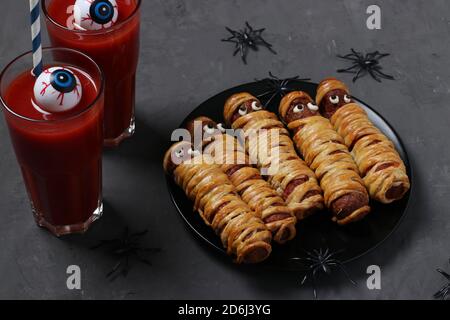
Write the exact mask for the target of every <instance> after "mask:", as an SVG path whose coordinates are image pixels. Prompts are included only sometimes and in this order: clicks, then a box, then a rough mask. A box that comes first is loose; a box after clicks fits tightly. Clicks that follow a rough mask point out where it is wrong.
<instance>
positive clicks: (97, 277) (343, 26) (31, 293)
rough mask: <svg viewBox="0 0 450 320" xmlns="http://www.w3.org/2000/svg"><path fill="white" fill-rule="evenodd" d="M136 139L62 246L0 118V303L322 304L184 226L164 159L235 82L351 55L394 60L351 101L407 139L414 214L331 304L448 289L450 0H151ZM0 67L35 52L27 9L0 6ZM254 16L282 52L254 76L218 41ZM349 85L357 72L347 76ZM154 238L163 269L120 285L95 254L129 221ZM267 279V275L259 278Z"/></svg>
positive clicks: (313, 72) (254, 60)
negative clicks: (28, 186)
mask: <svg viewBox="0 0 450 320" xmlns="http://www.w3.org/2000/svg"><path fill="white" fill-rule="evenodd" d="M143 2H144V3H143V7H142V50H141V60H140V68H139V77H138V83H137V117H138V123H137V125H138V127H137V134H136V136H135V137H134V138H133V139H132V140H129V141H127V142H125V143H124V144H123V145H122V146H121V147H120V148H119V149H116V150H109V151H107V152H106V154H105V157H104V195H105V205H106V209H105V215H104V217H103V218H102V219H101V220H100V221H99V222H98V223H96V224H95V225H94V227H93V228H92V229H91V230H90V232H89V233H87V234H86V235H84V236H74V237H69V238H64V239H60V240H59V239H56V238H54V237H52V236H51V235H50V234H49V233H47V232H45V231H44V230H41V229H39V228H37V227H36V226H35V224H34V221H33V219H32V216H31V212H30V208H29V205H28V203H27V197H26V193H25V189H24V185H23V183H22V178H21V175H20V173H19V169H18V166H17V164H16V160H15V157H14V154H13V150H12V147H11V144H10V141H9V137H8V131H7V128H6V126H5V123H4V121H3V119H2V120H1V122H0V135H1V136H2V138H1V139H0V195H1V196H0V298H8V299H10V298H27V299H28V298H31V299H38V298H44V299H55V298H67V299H79V298H83V299H94V298H112V299H121V298H155V299H175V298H181V299H183V298H215V299H220V298H246V299H250V298H255V299H266V298H269V299H286V298H287V299H302V298H311V290H310V289H309V288H300V287H299V281H300V275H299V274H295V273H285V274H282V273H273V272H269V271H264V270H260V271H255V269H254V270H252V271H249V270H246V269H243V270H242V269H241V268H239V267H237V266H234V265H232V264H231V263H229V261H228V260H227V259H222V258H221V257H219V256H218V255H216V254H215V252H213V251H212V250H211V249H210V248H208V247H205V246H203V245H202V244H201V243H200V241H198V240H197V239H196V238H195V237H194V236H193V235H192V234H191V232H190V231H189V230H188V229H187V228H186V226H185V225H184V222H183V221H182V220H181V218H180V217H179V216H178V214H177V213H176V211H175V208H174V206H173V205H172V203H171V201H170V199H169V195H168V193H167V191H166V185H165V180H164V175H163V172H162V169H161V158H162V155H163V152H164V148H165V147H166V146H167V143H168V140H169V139H170V133H171V131H172V130H173V129H174V128H175V127H176V126H177V125H178V124H179V123H180V122H181V120H182V119H183V118H184V117H185V116H186V115H187V114H188V113H189V112H190V111H191V110H192V109H193V108H195V107H196V106H197V105H198V104H199V103H201V102H202V101H203V100H205V99H207V98H208V97H210V96H211V95H214V94H216V93H217V92H219V91H222V90H224V89H226V88H229V87H231V86H234V85H237V84H240V83H244V82H248V81H252V80H253V79H254V78H262V77H264V76H266V75H267V72H268V71H269V70H272V71H273V72H274V73H275V74H278V75H281V76H290V75H294V74H300V75H302V76H307V77H311V78H312V79H313V80H314V81H320V80H321V79H322V78H324V77H326V76H334V75H336V73H335V70H336V69H337V68H339V67H342V66H345V64H344V63H343V62H341V61H340V60H338V59H337V58H336V56H335V55H336V54H337V53H347V52H348V51H349V49H350V48H351V47H355V48H357V49H360V50H374V49H378V50H381V51H386V52H391V53H392V57H390V58H387V59H386V60H385V61H384V66H385V68H386V70H387V71H389V72H390V73H392V74H393V75H394V76H395V77H396V79H397V80H396V81H384V82H383V83H381V84H379V83H377V82H375V81H374V80H372V79H370V78H364V79H362V80H360V81H358V82H357V83H356V84H350V87H351V91H352V92H353V93H354V94H355V95H356V96H358V97H360V98H362V99H363V100H364V101H366V102H367V103H368V104H369V105H371V106H373V107H374V108H375V109H377V110H378V111H379V112H380V113H381V114H382V115H383V116H384V117H385V118H386V119H388V121H389V122H390V123H391V124H392V125H393V126H394V127H395V128H396V130H397V132H398V133H399V134H400V136H401V137H402V138H403V141H404V143H405V145H406V148H407V150H408V151H409V155H410V159H411V162H412V165H413V169H414V172H415V190H414V192H413V194H412V197H411V199H412V200H411V205H410V209H409V211H408V213H407V216H406V218H405V220H404V221H403V223H402V224H401V226H400V228H399V229H398V230H397V231H396V232H395V234H394V235H393V236H392V237H391V238H389V239H388V240H387V241H386V242H385V243H384V244H383V245H382V246H381V247H379V248H378V249H377V250H375V251H373V252H372V253H370V254H368V255H366V256H365V257H363V258H361V259H359V260H357V261H354V262H352V263H350V264H349V265H348V269H349V271H350V273H351V274H352V276H353V278H355V279H356V280H357V281H358V285H357V286H355V287H354V286H352V285H351V284H349V283H348V282H346V281H345V279H344V278H343V277H341V276H340V275H339V274H337V278H336V279H331V281H328V282H326V283H323V284H322V286H321V287H320V291H319V295H320V298H324V299H325V298H327V299H359V298H364V299H396V298H413V299H417V298H423V299H428V298H431V297H432V294H433V293H434V292H435V291H436V290H437V289H438V288H439V287H440V286H441V285H442V284H443V278H441V276H440V275H439V274H438V273H437V272H435V271H434V270H435V268H436V267H443V268H444V267H445V268H447V269H448V268H449V266H448V265H447V260H448V258H449V257H450V250H449V242H450V221H449V219H448V215H449V209H450V204H449V203H448V198H449V195H450V164H449V163H450V162H449V161H450V149H449V148H448V143H447V140H448V132H449V129H448V122H449V119H450V109H449V107H448V104H449V96H450V49H449V47H448V39H449V30H450V6H449V4H448V1H447V0H433V1H426V2H425V1H420V0H414V1H413V0H408V1H406V0H403V1H398V0H395V1H394V0H390V1H376V2H375V1H354V0H344V1H335V0H327V1H320V2H319V1H316V0H303V1H295V0H290V1H288V0H282V1H275V0H272V1H269V0H246V1H243V0H242V1H237V0H233V1H231V0H230V1H228V0H227V1H225V0H221V1H217V0H215V1H211V0H195V1H194V0H190V1H188V0H185V1H183V0H159V1H157V0H143ZM374 2H375V3H377V4H379V5H380V6H381V9H382V23H383V24H382V30H379V31H371V30H368V29H367V28H366V22H365V21H366V18H367V15H366V13H365V11H366V8H367V6H368V5H369V4H373V3H374ZM0 12H2V13H3V17H2V19H1V22H0V26H1V28H0V44H1V45H0V65H1V66H2V67H3V66H4V65H5V64H6V63H7V62H9V61H10V60H12V59H13V58H14V57H16V56H17V55H18V54H19V53H22V52H24V51H26V50H28V49H29V48H30V40H29V38H30V35H29V26H28V20H29V17H28V1H16V0H6V1H1V2H0ZM245 20H248V21H250V23H251V24H253V25H254V26H255V27H267V32H266V33H265V36H266V38H267V40H269V41H270V42H271V43H273V44H274V47H275V49H276V50H277V51H278V55H276V56H274V55H272V54H270V53H269V52H268V51H266V50H261V51H260V52H258V53H253V52H251V53H250V54H249V64H248V65H247V66H244V65H243V64H242V62H241V61H240V60H239V59H238V58H233V57H232V56H231V53H232V47H231V45H229V44H226V43H221V42H220V41H219V40H220V39H221V38H223V37H225V36H227V33H226V31H225V29H224V26H230V27H232V28H239V27H241V26H242V25H243V23H244V21H245ZM343 79H344V80H346V81H347V82H350V79H351V77H350V76H343ZM125 224H126V225H129V226H130V227H131V228H132V229H134V230H140V229H144V228H148V229H149V230H150V233H149V235H148V236H147V237H146V238H145V244H146V245H148V246H156V247H161V248H162V249H163V251H162V252H161V253H159V254H157V255H155V256H153V257H152V258H151V259H152V260H153V266H152V267H147V266H145V265H141V264H134V265H133V269H132V270H131V273H130V274H129V276H128V277H127V278H119V279H117V280H116V281H114V282H110V281H108V280H107V279H106V278H105V274H106V273H107V272H108V271H109V270H110V268H111V267H112V266H113V264H114V263H115V260H114V259H113V258H111V257H110V256H109V255H108V254H107V253H105V252H104V251H102V250H97V251H92V250H89V247H90V246H91V245H92V244H95V243H97V241H98V240H99V239H105V238H111V237H114V236H116V235H117V234H119V233H120V232H121V231H122V228H123V225H125ZM71 264H77V265H79V266H80V267H81V269H82V290H80V291H69V290H67V289H66V277H67V275H66V268H67V266H68V265H71ZM371 264H378V265H380V267H381V270H382V289H381V290H374V291H369V290H368V289H367V287H366V278H367V276H366V273H365V272H366V268H367V266H368V265H371ZM256 270H258V269H256Z"/></svg>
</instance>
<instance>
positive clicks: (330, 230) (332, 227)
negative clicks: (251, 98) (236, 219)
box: [166, 81, 412, 269]
mask: <svg viewBox="0 0 450 320" xmlns="http://www.w3.org/2000/svg"><path fill="white" fill-rule="evenodd" d="M316 88H317V84H314V83H310V82H305V81H294V82H292V83H291V84H290V89H292V90H303V91H305V92H307V93H309V94H310V95H311V97H315V95H316ZM266 90H267V88H266V86H265V84H264V83H263V82H252V83H248V84H244V85H240V86H237V87H234V88H232V89H229V90H226V91H223V92H221V93H219V94H218V95H216V96H214V97H212V98H210V99H208V100H207V101H205V102H204V103H202V104H201V105H200V106H198V107H197V108H196V109H195V110H194V111H192V112H191V113H190V114H189V116H188V117H186V119H185V120H184V121H183V123H182V124H181V125H180V128H181V127H183V126H184V124H185V123H186V122H187V121H188V120H190V119H192V118H194V117H197V116H208V117H210V118H212V119H214V120H215V121H217V122H222V121H223V116H222V110H223V106H224V104H225V101H226V99H227V98H228V97H229V96H231V95H232V94H234V93H238V92H242V91H247V92H250V93H251V94H253V95H255V96H258V95H260V94H262V93H264V92H265V91H266ZM355 100H356V101H358V102H359V103H360V104H361V106H362V107H364V109H365V110H366V111H367V113H368V115H369V117H370V119H371V120H372V121H373V123H374V124H375V125H376V126H377V127H378V128H379V129H380V130H381V131H382V132H383V133H384V134H385V135H386V136H387V137H389V138H390V139H391V140H392V141H393V142H394V144H395V146H396V148H397V150H398V151H399V153H400V155H401V157H402V158H403V160H404V162H405V165H406V168H407V172H408V176H409V177H410V179H411V180H412V176H411V168H410V164H409V161H408V156H407V153H406V150H405V148H404V146H403V144H402V142H401V140H400V137H399V136H398V135H397V134H396V132H395V130H394V129H393V128H392V127H391V126H390V125H389V123H388V122H387V121H386V120H384V119H383V117H382V116H381V115H380V114H378V113H377V112H376V111H374V110H373V109H372V108H371V107H369V106H368V105H367V104H365V103H364V102H362V101H361V100H359V99H357V98H355ZM279 102H280V97H276V98H274V99H273V101H271V104H270V105H269V106H268V109H269V110H270V111H274V112H277V108H278V104H279ZM166 178H167V183H168V188H169V192H170V194H171V197H172V200H173V202H174V204H175V206H176V208H177V210H178V212H179V213H180V215H181V216H182V217H183V218H184V220H185V221H186V223H187V224H188V225H189V226H190V228H191V229H192V230H193V231H194V232H195V233H196V234H197V235H199V236H200V238H201V239H202V240H203V241H206V242H207V243H209V244H210V245H211V246H212V247H214V248H216V249H217V250H219V251H221V252H223V254H225V250H224V249H223V248H222V245H221V243H220V240H219V237H218V236H217V235H216V234H215V233H214V232H213V231H212V229H210V228H209V227H207V226H206V225H205V224H204V223H203V221H202V220H201V218H200V216H199V214H198V213H196V212H193V210H192V203H191V201H190V200H189V199H188V198H187V197H186V196H185V194H184V192H183V190H181V188H179V187H178V186H177V185H176V184H175V182H174V181H173V179H172V178H171V177H169V176H167V177H166ZM411 182H412V181H411ZM409 196H410V193H409V192H408V194H406V195H405V197H404V198H403V199H402V200H400V201H397V202H394V203H393V204H389V205H384V204H381V203H378V202H375V201H371V204H370V205H371V207H372V211H371V213H370V214H369V215H368V216H367V217H366V218H364V219H363V220H362V221H360V222H356V223H352V224H350V225H347V226H339V225H337V224H336V223H334V222H332V221H331V216H330V213H329V212H328V211H326V210H324V211H323V212H318V213H316V214H315V215H313V216H311V217H308V218H307V219H305V220H303V221H300V222H299V223H298V224H297V236H296V238H295V239H294V240H292V241H290V242H289V243H287V244H285V245H277V244H273V251H272V254H271V256H270V258H269V259H267V260H266V261H265V262H264V263H263V264H264V265H266V266H270V267H276V268H282V269H296V268H297V267H296V265H293V264H292V260H291V258H293V257H304V256H305V254H306V252H312V251H313V250H320V249H323V250H324V249H327V248H328V249H329V250H330V251H331V252H339V255H338V256H337V258H339V260H340V261H342V262H348V261H350V260H353V259H356V258H358V257H360V256H362V255H363V254H365V253H367V252H369V251H370V250H372V249H374V248H375V247H376V246H377V245H379V244H380V243H381V242H383V241H384V240H385V239H386V238H387V237H388V236H389V235H390V234H391V233H392V232H393V231H394V230H395V229H396V227H397V226H398V225H399V223H400V221H401V219H402V217H403V215H404V214H405V212H406V209H407V206H408V202H409Z"/></svg>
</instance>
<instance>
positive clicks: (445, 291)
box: [433, 285, 450, 300]
mask: <svg viewBox="0 0 450 320" xmlns="http://www.w3.org/2000/svg"><path fill="white" fill-rule="evenodd" d="M449 294H450V285H446V286H443V287H442V288H441V289H440V290H439V291H438V292H436V293H435V294H434V295H433V297H434V298H435V299H441V300H445V299H446V298H447V296H448V295H449Z"/></svg>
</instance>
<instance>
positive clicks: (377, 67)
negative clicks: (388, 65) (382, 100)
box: [373, 66, 395, 80]
mask: <svg viewBox="0 0 450 320" xmlns="http://www.w3.org/2000/svg"><path fill="white" fill-rule="evenodd" d="M373 71H375V72H377V73H378V74H379V75H380V76H381V77H382V78H386V79H389V80H395V78H394V77H393V76H391V75H389V74H386V73H384V72H383V71H381V67H380V66H376V67H375V68H373Z"/></svg>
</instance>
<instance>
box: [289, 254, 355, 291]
mask: <svg viewBox="0 0 450 320" xmlns="http://www.w3.org/2000/svg"><path fill="white" fill-rule="evenodd" d="M342 251H343V250H340V251H336V252H331V250H330V249H328V248H327V249H325V250H323V249H322V248H321V249H319V250H313V251H312V252H309V251H305V253H306V257H304V258H298V257H294V258H291V259H292V260H293V261H295V262H299V263H301V264H302V265H304V266H305V265H306V267H307V270H306V274H305V276H304V277H303V279H302V281H301V283H300V285H304V284H305V283H306V281H307V280H311V283H312V286H313V292H314V299H317V291H316V279H317V276H318V273H319V272H321V273H325V274H327V275H330V274H331V273H332V270H333V268H339V269H340V270H341V271H342V272H343V273H344V274H345V276H346V277H347V279H348V280H349V281H350V282H351V283H352V284H353V285H356V282H355V281H353V280H352V279H351V278H350V275H349V274H348V272H347V270H345V268H344V264H343V263H342V261H340V260H338V259H336V258H335V257H336V256H337V255H338V254H340V253H341V252H342Z"/></svg>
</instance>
